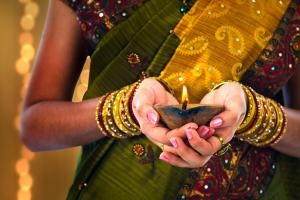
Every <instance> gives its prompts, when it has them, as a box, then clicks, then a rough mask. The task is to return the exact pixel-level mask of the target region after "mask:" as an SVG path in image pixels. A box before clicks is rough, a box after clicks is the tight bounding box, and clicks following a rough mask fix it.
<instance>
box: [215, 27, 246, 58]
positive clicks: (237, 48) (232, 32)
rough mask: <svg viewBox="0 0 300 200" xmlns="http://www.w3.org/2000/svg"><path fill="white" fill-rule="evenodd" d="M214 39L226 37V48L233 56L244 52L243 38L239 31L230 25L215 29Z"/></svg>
mask: <svg viewBox="0 0 300 200" xmlns="http://www.w3.org/2000/svg"><path fill="white" fill-rule="evenodd" d="M215 36H216V39H217V40H224V39H225V38H226V36H227V37H228V50H229V52H230V53H231V54H232V55H234V56H239V55H242V54H243V53H244V50H245V39H244V37H243V35H242V34H241V32H240V31H239V30H238V29H237V28H234V27H232V26H221V27H220V28H218V29H217V31H216V34H215Z"/></svg>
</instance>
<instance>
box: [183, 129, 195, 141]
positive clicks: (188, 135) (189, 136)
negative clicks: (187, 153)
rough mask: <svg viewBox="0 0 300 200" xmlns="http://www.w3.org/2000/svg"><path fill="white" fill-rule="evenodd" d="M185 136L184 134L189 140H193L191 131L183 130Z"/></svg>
mask: <svg viewBox="0 0 300 200" xmlns="http://www.w3.org/2000/svg"><path fill="white" fill-rule="evenodd" d="M185 134H186V137H187V138H188V139H189V140H191V139H192V138H193V135H192V130H190V129H186V130H185Z"/></svg>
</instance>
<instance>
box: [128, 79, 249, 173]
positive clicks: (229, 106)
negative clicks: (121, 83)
mask: <svg viewBox="0 0 300 200" xmlns="http://www.w3.org/2000/svg"><path fill="white" fill-rule="evenodd" d="M178 103H179V102H178V101H177V100H176V98H175V97H174V96H172V94H170V93H169V92H168V91H166V90H165V88H164V87H163V86H162V85H161V84H160V82H158V81H157V80H155V79H152V78H147V79H145V80H143V81H142V83H141V84H140V87H139V89H138V90H137V91H136V95H135V96H134V99H133V103H132V106H133V112H134V115H135V117H136V119H137V120H138V122H139V124H140V127H141V132H142V133H143V134H144V135H145V136H146V137H147V138H148V139H149V140H150V141H152V142H153V143H154V144H156V145H158V146H159V147H161V148H162V149H163V152H162V153H161V155H160V159H161V160H164V161H165V162H167V163H169V164H171V165H173V166H177V167H185V168H197V167H202V166H203V165H205V163H207V162H208V161H209V159H210V158H211V157H212V156H213V155H214V154H215V153H216V152H217V151H218V150H220V149H221V143H220V140H219V139H218V137H221V138H223V139H224V142H225V143H228V142H230V141H231V139H232V138H233V136H234V133H235V131H236V129H237V128H238V127H239V125H240V124H241V122H242V121H243V119H244V116H245V113H246V109H247V102H246V95H245V93H244V91H243V89H242V87H241V86H240V85H239V84H238V83H234V82H229V83H225V84H223V85H222V86H221V87H219V88H218V89H216V90H213V91H211V92H209V93H208V94H207V95H205V96H204V98H203V99H202V100H201V102H200V103H201V104H206V105H219V106H223V107H224V111H223V112H222V113H220V114H218V115H217V116H215V117H214V118H213V119H212V120H211V121H210V124H209V125H207V126H205V125H201V124H195V123H188V124H186V125H184V126H182V127H180V128H176V129H173V130H170V129H168V128H166V127H165V126H164V125H163V124H161V123H160V121H159V120H160V117H159V114H158V113H157V112H156V110H155V109H154V105H177V104H178Z"/></svg>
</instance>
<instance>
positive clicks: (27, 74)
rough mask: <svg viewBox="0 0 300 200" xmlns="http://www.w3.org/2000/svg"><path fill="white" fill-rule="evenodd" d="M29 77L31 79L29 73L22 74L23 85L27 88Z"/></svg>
mask: <svg viewBox="0 0 300 200" xmlns="http://www.w3.org/2000/svg"><path fill="white" fill-rule="evenodd" d="M30 77H31V73H30V72H28V73H26V74H24V76H23V85H26V86H28V84H29V81H30Z"/></svg>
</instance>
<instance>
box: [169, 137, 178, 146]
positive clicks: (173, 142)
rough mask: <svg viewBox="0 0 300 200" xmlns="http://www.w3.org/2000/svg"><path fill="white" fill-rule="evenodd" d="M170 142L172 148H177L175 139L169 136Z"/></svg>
mask: <svg viewBox="0 0 300 200" xmlns="http://www.w3.org/2000/svg"><path fill="white" fill-rule="evenodd" d="M170 142H171V143H172V145H173V147H174V148H177V147H178V144H177V141H176V139H175V138H171V139H170Z"/></svg>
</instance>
